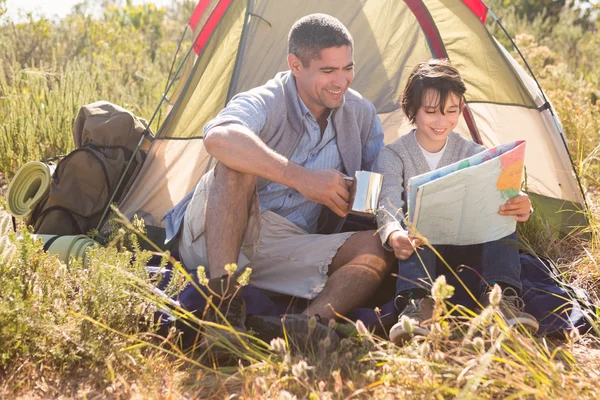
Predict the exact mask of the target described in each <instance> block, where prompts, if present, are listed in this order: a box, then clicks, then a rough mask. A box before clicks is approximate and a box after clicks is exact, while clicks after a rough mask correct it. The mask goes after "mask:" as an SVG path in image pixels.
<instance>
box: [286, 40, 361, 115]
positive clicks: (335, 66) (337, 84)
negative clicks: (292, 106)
mask: <svg viewBox="0 0 600 400" xmlns="http://www.w3.org/2000/svg"><path fill="white" fill-rule="evenodd" d="M288 63H289V65H290V69H291V70H292V73H293V74H294V76H295V77H296V87H297V88H298V93H299V94H300V98H301V99H302V101H303V102H304V104H306V107H307V108H308V109H309V110H310V112H311V113H312V114H313V116H315V117H319V116H320V115H321V114H322V113H323V112H324V111H326V109H332V108H338V107H339V106H341V105H342V101H343V98H344V94H345V93H346V91H347V90H348V88H349V87H350V84H351V83H352V80H353V79H354V60H353V54H352V48H351V47H350V46H340V47H330V48H327V49H323V50H321V57H320V58H318V59H312V60H310V63H309V64H308V66H306V67H305V66H304V65H302V62H301V61H300V59H298V57H296V56H295V55H293V54H290V55H288Z"/></svg>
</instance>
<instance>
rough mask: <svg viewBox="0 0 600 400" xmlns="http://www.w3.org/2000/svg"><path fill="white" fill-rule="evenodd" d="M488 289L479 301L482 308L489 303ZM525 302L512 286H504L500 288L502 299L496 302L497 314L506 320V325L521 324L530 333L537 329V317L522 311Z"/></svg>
mask: <svg viewBox="0 0 600 400" xmlns="http://www.w3.org/2000/svg"><path fill="white" fill-rule="evenodd" d="M489 294H490V291H487V292H485V293H484V294H483V295H482V296H481V298H480V299H479V302H480V303H481V306H482V307H483V308H486V307H488V306H489V305H490V296H489ZM524 308H525V303H524V302H523V300H522V299H521V297H519V295H518V294H517V291H516V290H515V289H514V288H512V287H510V286H509V287H506V288H504V290H502V299H501V300H500V303H499V304H498V314H500V316H501V317H502V318H503V319H504V320H505V321H506V323H507V324H508V326H517V325H519V326H521V327H523V328H525V329H527V330H528V331H529V332H531V333H536V332H537V331H538V329H539V324H538V321H537V319H535V317H534V316H533V315H531V314H529V313H526V312H525V311H523V309H524Z"/></svg>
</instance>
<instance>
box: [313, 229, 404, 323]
mask: <svg viewBox="0 0 600 400" xmlns="http://www.w3.org/2000/svg"><path fill="white" fill-rule="evenodd" d="M395 261H396V259H395V257H394V254H393V253H391V252H388V251H386V250H384V248H383V247H382V246H381V240H380V239H379V236H378V235H377V234H376V233H375V231H364V232H357V233H355V234H354V235H352V236H350V238H348V240H346V242H345V243H344V244H343V245H342V247H340V249H339V250H338V252H337V254H336V255H335V257H334V258H333V260H332V262H331V264H330V265H329V279H328V280H327V283H326V284H325V287H324V288H323V291H322V292H321V293H320V294H319V295H318V296H317V297H316V298H315V300H314V301H313V302H312V303H311V305H310V306H309V307H308V308H307V309H306V310H305V314H308V315H315V314H318V315H319V316H321V317H322V318H325V319H331V318H335V313H334V310H335V312H337V313H340V314H344V313H347V312H348V311H350V310H352V309H354V308H356V307H358V306H359V305H361V304H362V303H364V302H365V301H366V300H367V299H368V298H369V297H370V296H371V295H372V294H373V293H374V292H375V290H376V289H377V288H378V287H379V285H380V284H381V282H382V281H383V279H384V278H385V276H386V275H387V274H388V273H389V272H390V269H391V268H392V266H394V265H396V262H395ZM332 308H333V309H332Z"/></svg>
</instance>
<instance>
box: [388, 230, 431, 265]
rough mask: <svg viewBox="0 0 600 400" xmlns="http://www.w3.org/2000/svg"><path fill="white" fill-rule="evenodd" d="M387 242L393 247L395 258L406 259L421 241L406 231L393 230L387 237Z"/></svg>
mask: <svg viewBox="0 0 600 400" xmlns="http://www.w3.org/2000/svg"><path fill="white" fill-rule="evenodd" d="M388 244H389V245H390V247H391V248H392V249H394V255H395V256H396V258H397V259H399V260H406V259H408V258H409V257H410V256H411V255H412V253H413V252H414V251H415V249H416V248H419V247H420V246H421V245H422V244H423V242H422V241H421V239H419V238H414V237H412V236H410V234H409V233H408V232H407V231H394V232H392V233H391V234H390V237H389V238H388Z"/></svg>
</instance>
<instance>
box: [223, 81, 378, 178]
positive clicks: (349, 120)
mask: <svg viewBox="0 0 600 400" xmlns="http://www.w3.org/2000/svg"><path fill="white" fill-rule="evenodd" d="M238 96H250V97H254V98H255V100H257V102H259V103H260V104H262V106H263V107H264V108H265V110H266V111H267V119H266V121H265V126H264V128H263V129H262V130H261V131H260V132H257V133H258V136H259V137H260V138H261V139H262V141H263V142H265V143H266V145H267V146H269V147H270V148H271V149H273V150H275V151H276V152H277V153H279V154H281V155H283V156H284V157H286V158H290V157H291V156H292V154H293V153H294V150H295V149H296V147H298V144H299V143H300V140H301V139H302V135H303V133H304V125H303V124H304V119H303V118H302V110H301V108H300V104H299V103H298V90H297V88H296V79H295V78H294V75H292V73H291V72H290V71H287V72H280V73H278V74H277V75H275V77H274V78H273V79H271V80H269V81H268V82H267V83H266V84H264V85H263V86H259V87H257V88H254V89H251V90H249V91H247V92H244V93H240V94H238V95H236V96H234V98H233V99H232V100H231V101H232V102H234V101H235V99H236V97H238ZM216 119H219V117H218V116H217V118H216ZM236 122H238V121H237V120H232V121H227V120H226V119H225V120H223V119H219V125H224V124H226V123H236ZM332 122H333V126H334V129H335V133H336V137H337V146H338V149H339V151H340V156H341V158H342V164H343V167H344V171H342V172H345V173H346V175H348V176H354V172H356V171H358V170H360V169H361V167H362V168H369V169H370V168H371V167H372V166H370V165H368V166H361V162H362V149H363V147H364V146H365V145H366V143H367V141H368V140H369V137H370V135H371V133H372V132H373V131H374V130H375V129H376V126H377V113H376V111H375V106H374V105H373V104H372V103H371V102H370V101H368V100H366V99H365V98H363V97H362V96H361V95H360V94H359V93H358V92H356V91H354V90H352V89H348V91H347V92H346V93H345V95H344V100H343V102H342V105H341V106H340V107H339V108H337V109H335V110H334V111H333V115H332ZM268 183H269V182H267V181H265V180H264V179H262V178H261V179H259V180H258V188H259V190H260V189H261V188H262V187H264V186H266V185H267V184H268Z"/></svg>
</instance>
